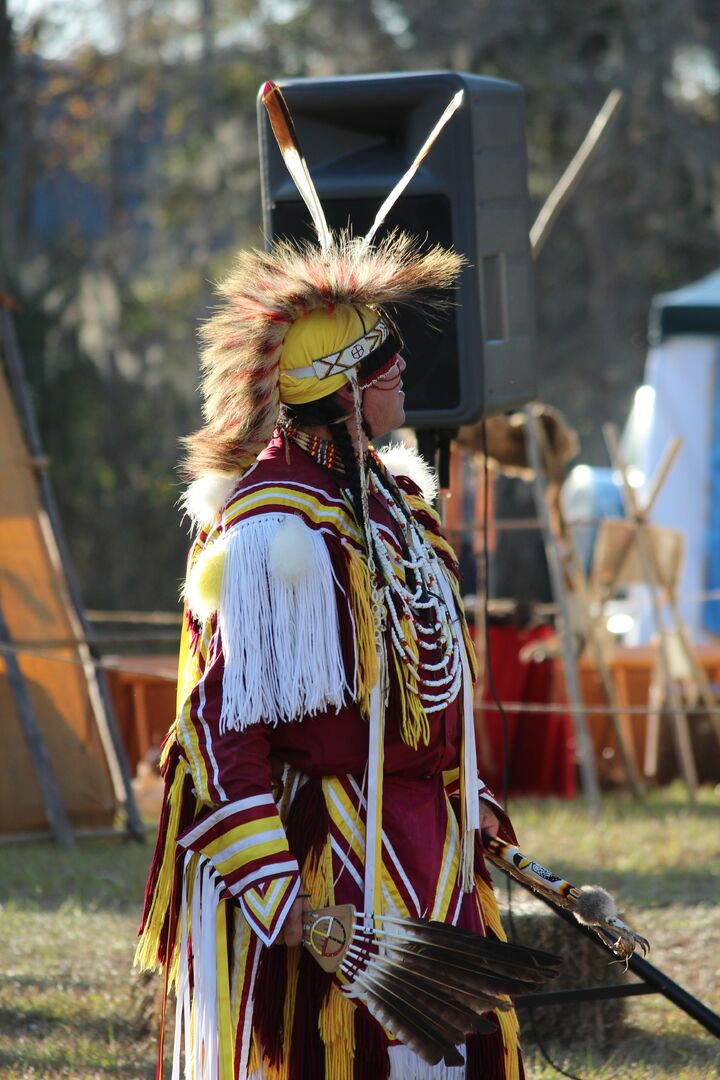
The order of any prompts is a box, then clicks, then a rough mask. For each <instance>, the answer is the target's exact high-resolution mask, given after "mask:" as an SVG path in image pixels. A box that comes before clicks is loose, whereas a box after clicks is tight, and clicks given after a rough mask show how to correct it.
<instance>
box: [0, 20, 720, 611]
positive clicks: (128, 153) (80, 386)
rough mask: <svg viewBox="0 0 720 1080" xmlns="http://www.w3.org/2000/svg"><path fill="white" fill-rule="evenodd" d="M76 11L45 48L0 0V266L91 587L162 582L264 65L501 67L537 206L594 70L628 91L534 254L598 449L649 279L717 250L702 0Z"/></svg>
mask: <svg viewBox="0 0 720 1080" xmlns="http://www.w3.org/2000/svg"><path fill="white" fill-rule="evenodd" d="M73 12H74V16H75V17H74V19H73V25H74V26H75V27H77V26H78V25H82V27H84V28H85V30H86V33H85V35H84V36H83V34H82V33H80V32H78V33H77V37H76V39H75V41H74V43H71V44H72V51H71V52H70V53H69V54H68V55H67V56H66V57H65V58H64V59H58V60H55V59H52V60H51V59H49V58H48V55H49V53H50V52H52V46H53V45H54V44H55V43H56V42H57V41H58V40H59V39H60V37H61V35H62V34H63V33H67V25H68V20H67V19H66V18H65V17H64V11H63V5H62V3H61V2H58V0H55V3H53V4H51V3H50V0H48V4H47V7H46V8H45V9H43V10H42V12H41V15H40V16H37V17H35V18H34V19H33V20H30V21H28V20H26V21H25V22H23V24H22V29H21V31H18V32H17V34H16V36H15V38H13V36H12V33H11V27H10V24H9V22H8V19H7V11H6V7H5V0H0V89H1V90H2V93H3V102H4V103H5V105H4V109H3V112H2V117H1V118H0V182H1V183H2V199H1V200H0V230H1V231H0V275H2V276H3V277H4V278H5V281H6V283H7V285H8V286H9V287H11V289H12V290H14V291H15V292H16V294H17V295H18V297H19V298H20V299H21V300H22V301H23V303H24V304H25V310H24V312H23V316H22V318H21V325H20V329H21V333H22V338H23V342H24V346H25V354H26V361H27V364H28V368H29V371H30V376H31V380H32V384H33V388H34V391H35V396H36V401H37V403H38V407H39V409H40V415H41V419H42V425H43V432H44V436H45V440H46V443H47V446H48V450H49V452H50V454H51V457H52V460H53V470H54V472H53V475H54V478H55V482H56V485H57V488H58V495H59V499H60V502H61V506H62V507H63V510H64V513H65V518H66V527H67V529H68V533H69V536H70V540H71V544H72V547H73V550H74V551H75V553H76V559H77V561H78V568H79V571H80V574H81V578H82V582H83V585H84V591H85V596H86V600H87V602H88V603H89V604H90V605H92V606H103V607H105V606H117V607H125V606H136V607H140V608H145V607H153V606H170V605H172V604H173V603H174V599H175V582H176V581H177V579H179V578H180V576H181V574H182V562H183V548H184V547H185V539H184V537H182V535H181V534H180V532H179V530H178V529H177V523H176V511H175V509H174V506H173V504H174V502H175V500H176V498H177V494H178V486H177V485H178V481H177V479H176V474H175V472H174V468H175V462H176V459H177V456H178V451H177V438H178V436H179V435H181V434H183V433H185V432H186V431H187V430H188V429H190V428H191V427H193V426H194V424H195V423H196V422H197V419H198V403H197V401H196V398H195V383H196V379H197V361H196V345H195V341H194V331H195V328H196V327H197V325H198V323H199V322H200V321H201V320H202V319H203V318H204V317H205V315H206V312H207V310H208V306H209V304H210V303H211V302H212V299H211V288H210V281H211V280H212V279H213V278H214V277H217V276H218V275H219V274H220V273H221V272H222V271H223V269H224V267H225V266H226V265H227V263H228V261H229V259H230V257H231V254H232V251H233V250H234V249H236V248H237V247H238V246H240V245H243V244H247V243H260V242H261V235H260V227H259V222H260V208H259V193H258V174H257V145H256V134H255V124H256V121H255V95H256V92H257V88H258V86H259V85H260V83H261V82H262V80H263V79H264V78H266V77H268V76H272V77H281V76H282V75H285V76H288V75H310V76H318V75H328V74H343V73H355V72H363V71H367V72H371V71H378V70H392V69H395V70H405V69H415V68H438V67H454V68H458V69H464V70H469V71H476V72H479V73H484V74H488V75H495V76H500V77H505V78H510V79H516V80H517V81H519V82H520V83H522V84H523V85H524V87H525V90H526V97H527V120H528V145H529V154H530V186H531V195H532V198H533V201H534V204H535V206H536V208H539V206H540V205H541V203H542V200H543V199H544V198H545V197H546V195H547V194H548V193H549V191H550V190H551V188H552V185H553V184H554V182H555V181H556V180H557V179H558V177H559V175H560V173H561V172H562V169H563V168H564V166H565V165H566V163H567V161H568V160H569V158H570V157H571V155H572V154H573V152H574V151H575V149H576V147H577V145H578V144H579V142H580V141H581V139H582V138H583V136H584V134H585V132H586V130H587V128H588V127H589V125H590V124H591V122H592V120H593V118H594V116H595V114H596V112H597V110H598V109H599V107H600V106H601V104H602V102H603V100H604V98H605V96H606V94H607V92H608V90H609V89H610V88H611V87H612V86H619V87H621V88H622V89H623V90H624V91H625V94H626V100H627V104H626V107H625V110H624V114H623V117H622V119H621V122H620V123H619V124H618V125H617V127H616V129H615V133H614V135H613V138H612V139H611V141H610V143H609V144H608V145H607V146H606V147H605V148H604V150H603V151H602V153H601V155H600V156H599V157H598V159H597V160H596V161H595V162H594V163H593V165H592V167H591V169H590V171H589V173H588V174H587V177H586V178H585V180H584V181H583V183H582V185H581V187H580V188H579V189H578V190H577V192H576V193H575V195H574V196H573V199H572V201H571V202H570V203H569V204H568V206H567V207H566V208H565V210H564V211H563V213H562V215H561V217H560V218H559V220H558V222H557V224H556V227H555V229H554V232H553V234H552V236H551V238H550V240H549V242H548V243H547V245H546V247H545V248H544V250H543V252H542V254H541V256H540V259H539V261H538V266H537V289H538V356H539V363H540V370H541V390H542V395H543V397H545V399H546V400H549V401H551V402H552V403H553V404H556V405H558V406H559V407H560V408H561V409H563V411H564V412H565V413H566V414H567V415H568V418H569V420H570V422H571V423H573V424H574V425H575V426H576V427H578V428H579V430H580V432H581V435H582V438H583V442H584V456H585V457H586V459H588V460H596V461H601V462H605V460H606V457H605V451H604V447H603V446H602V443H601V438H600V434H599V428H600V421H602V420H605V419H613V420H616V421H620V422H622V420H623V419H624V416H625V415H626V412H627V408H628V405H629V402H630V397H631V394H632V391H633V389H634V388H635V386H636V385H637V383H638V382H639V380H640V378H641V375H642V368H643V361H644V355H645V325H646V318H647V310H648V304H649V300H650V297H651V296H652V295H653V293H655V292H657V291H658V290H660V289H664V288H670V287H673V286H676V285H679V284H681V283H683V282H685V281H688V280H691V279H693V278H695V277H699V276H700V275H701V274H703V273H705V272H706V271H708V270H710V269H713V268H714V267H715V266H716V264H717V261H718V231H719V229H720V169H719V168H718V160H719V158H718V134H717V132H718V119H719V116H718V112H719V110H720V6H718V5H717V3H716V2H715V0H688V3H686V4H682V5H679V4H677V3H675V2H674V0H587V3H585V4H584V5H582V10H580V9H579V8H578V5H577V4H576V3H573V2H572V0H513V2H509V0H443V3H442V4H440V3H439V2H438V0H283V3H282V4H277V3H275V2H271V0H106V2H102V3H101V2H100V0H74V3H73ZM69 47H70V46H68V48H69ZM149 552H151V553H152V560H151V559H149V558H148V553H149ZM159 568H160V569H159Z"/></svg>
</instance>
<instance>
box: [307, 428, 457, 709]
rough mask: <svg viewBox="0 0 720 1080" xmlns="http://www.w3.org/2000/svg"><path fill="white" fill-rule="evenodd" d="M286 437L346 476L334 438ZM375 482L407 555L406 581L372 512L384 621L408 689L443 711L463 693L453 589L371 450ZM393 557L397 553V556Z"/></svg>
mask: <svg viewBox="0 0 720 1080" xmlns="http://www.w3.org/2000/svg"><path fill="white" fill-rule="evenodd" d="M287 436H288V437H289V438H291V439H292V440H293V442H294V443H296V444H297V445H298V446H299V447H300V448H301V449H302V450H304V451H305V452H306V453H308V454H310V456H311V457H312V458H313V459H314V460H315V461H317V463H318V464H319V465H321V466H323V468H326V469H332V470H334V471H336V472H341V473H344V472H345V469H344V466H343V463H342V461H341V460H340V458H339V455H338V452H337V447H336V446H335V443H334V442H332V440H330V439H322V438H320V437H319V436H318V435H310V434H309V433H308V432H306V431H301V430H298V429H297V428H290V429H287ZM368 465H369V469H368V476H369V479H370V484H371V485H372V486H373V487H374V488H375V490H376V492H377V493H378V495H380V497H381V498H382V499H383V501H384V503H385V504H386V506H387V509H388V510H389V512H390V515H391V517H392V518H393V520H394V521H395V523H396V525H397V526H398V529H399V532H400V535H401V537H402V538H403V541H404V544H405V547H406V551H407V557H406V556H403V555H401V556H400V557H399V563H400V565H401V566H402V568H403V570H404V576H405V581H403V580H402V577H401V576H400V574H398V571H397V570H396V569H395V568H394V567H393V564H392V560H391V556H390V551H389V547H388V541H387V540H386V539H385V538H384V537H383V535H382V531H381V529H380V527H379V526H378V525H377V524H376V522H374V521H373V519H372V518H371V517H370V515H369V514H368V516H367V521H368V527H369V532H370V535H369V537H368V541H369V545H368V546H369V551H371V552H372V554H373V556H374V558H373V560H372V561H373V564H374V565H373V567H372V574H373V578H374V584H375V591H376V593H377V594H378V595H379V598H381V600H382V607H383V608H384V611H383V612H382V616H383V617H382V619H381V623H382V626H383V627H384V626H386V625H388V626H389V631H390V638H391V641H392V645H393V647H394V650H395V652H396V654H397V656H398V657H399V659H400V660H401V663H402V667H403V669H404V672H405V685H406V689H407V690H408V691H409V693H410V694H412V695H415V696H416V697H417V698H419V700H420V702H421V703H422V708H423V710H424V712H425V713H426V714H430V713H434V712H440V711H442V710H443V709H445V708H446V707H447V705H449V704H450V703H451V702H452V701H454V700H455V698H456V697H457V695H458V692H459V690H460V685H461V682H462V656H461V652H460V649H461V648H462V647H463V646H461V644H460V643H459V635H458V632H457V630H456V629H455V626H454V623H455V622H456V616H455V615H454V613H453V610H452V600H451V599H450V594H449V590H447V589H443V584H442V583H443V582H444V581H445V570H444V568H443V566H442V564H441V562H440V559H439V558H438V556H437V555H436V554H435V551H434V549H433V547H432V545H431V544H430V543H429V542H428V541H427V540H426V539H425V536H424V532H423V529H422V526H421V525H419V524H418V522H417V521H416V520H415V518H414V516H413V513H412V511H411V509H410V507H409V506H408V505H407V502H406V501H405V497H404V495H403V493H402V491H401V490H400V488H399V487H398V486H397V484H396V483H395V482H394V480H393V479H392V478H391V476H390V475H389V474H388V473H387V471H386V469H385V467H384V465H383V464H382V461H381V459H380V458H379V457H378V455H377V454H376V452H375V450H374V449H373V448H372V447H370V448H369V450H368ZM393 557H396V556H395V553H393Z"/></svg>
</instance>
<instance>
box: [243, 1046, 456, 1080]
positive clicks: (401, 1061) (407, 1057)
mask: <svg viewBox="0 0 720 1080" xmlns="http://www.w3.org/2000/svg"><path fill="white" fill-rule="evenodd" d="M458 1050H459V1051H460V1053H461V1054H464V1053H465V1048H464V1047H463V1046H459V1047H458ZM388 1055H389V1058H390V1073H389V1076H388V1080H465V1066H464V1065H453V1066H448V1065H445V1063H444V1062H440V1064H439V1065H428V1064H427V1062H426V1061H423V1059H422V1058H421V1057H418V1055H417V1054H414V1053H413V1052H412V1050H409V1049H408V1048H407V1046H391V1047H389V1049H388ZM265 1078H266V1073H265V1070H264V1069H263V1068H262V1066H261V1067H260V1068H259V1069H258V1070H257V1071H256V1072H252V1073H250V1075H249V1077H248V1080H265ZM328 1080H332V1077H329V1078H328ZM368 1080H372V1077H368Z"/></svg>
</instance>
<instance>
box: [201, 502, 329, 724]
mask: <svg viewBox="0 0 720 1080" xmlns="http://www.w3.org/2000/svg"><path fill="white" fill-rule="evenodd" d="M291 516H293V515H288V514H263V515H260V516H258V517H254V518H249V519H247V520H245V521H242V522H240V523H239V524H238V525H236V526H234V528H233V529H232V530H231V531H230V534H229V540H228V546H227V554H226V558H225V573H224V577H223V589H222V599H221V603H220V612H219V624H220V633H221V637H222V645H223V653H224V658H225V674H224V678H223V703H222V713H221V715H220V731H221V733H222V732H224V731H227V730H228V728H232V729H234V730H235V731H242V730H244V729H245V728H246V727H249V726H250V725H251V724H257V723H260V722H261V721H265V723H270V724H273V725H274V724H277V723H278V721H280V720H286V721H290V720H296V719H299V718H301V717H303V716H308V715H313V714H315V713H318V712H321V711H324V710H326V709H327V708H330V707H332V708H336V709H339V708H340V707H341V706H342V704H343V701H344V700H345V695H346V693H347V694H348V696H349V688H348V685H347V682H346V679H345V669H344V665H343V658H342V651H341V647H340V628H339V624H338V613H337V604H336V602H335V588H334V579H333V570H332V564H331V562H330V555H329V553H328V550H327V547H326V545H325V541H324V540H323V537H322V535H321V534H320V533H319V532H315V531H314V530H313V529H309V528H308V527H307V526H306V525H305V524H303V523H302V522H301V521H299V519H297V525H295V524H292V525H291V529H292V530H293V535H294V536H295V538H296V542H298V543H299V544H300V546H301V547H302V549H303V555H302V559H301V561H302V562H303V565H304V567H305V568H304V571H303V572H302V573H298V572H297V570H298V567H297V566H294V567H293V573H291V574H290V575H289V578H288V579H284V578H283V576H281V575H280V573H278V572H277V562H278V560H277V558H273V559H272V560H271V557H270V551H271V547H272V546H273V541H274V539H275V537H276V534H277V532H278V529H279V527H280V526H281V525H283V524H285V523H286V522H287V519H288V517H291ZM299 536H302V540H301V541H297V538H298V537H299ZM276 554H277V552H276ZM273 565H274V566H275V571H273Z"/></svg>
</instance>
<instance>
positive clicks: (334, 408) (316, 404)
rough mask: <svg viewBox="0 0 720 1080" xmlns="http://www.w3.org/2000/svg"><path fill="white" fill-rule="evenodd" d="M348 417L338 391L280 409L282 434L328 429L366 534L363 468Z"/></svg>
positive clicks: (363, 531) (285, 405) (358, 522)
mask: <svg viewBox="0 0 720 1080" xmlns="http://www.w3.org/2000/svg"><path fill="white" fill-rule="evenodd" d="M346 417H347V405H345V404H344V403H343V402H342V401H340V399H339V398H338V397H337V395H336V394H328V396H327V397H324V398H320V400H319V401H309V402H307V403H306V404H303V405H287V404H283V405H282V406H281V408H280V418H279V421H278V427H279V429H280V431H281V432H283V433H286V432H288V431H289V430H291V429H292V428H304V427H327V428H329V430H330V432H331V435H332V441H333V444H334V446H335V449H336V451H337V454H338V457H339V459H340V461H341V463H342V466H343V469H344V470H345V477H346V482H345V484H344V485H343V486H344V487H345V488H346V490H347V494H348V495H349V498H350V505H351V508H352V511H353V514H354V517H355V520H356V522H357V525H358V527H359V529H360V532H361V534H362V535H363V536H364V535H365V529H364V527H363V509H362V495H361V488H360V468H359V466H358V459H357V454H356V452H355V447H354V445H353V441H352V436H351V435H350V432H349V431H348V427H347V424H346V423H345V418H346ZM364 426H365V425H364V423H363V427H364Z"/></svg>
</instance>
